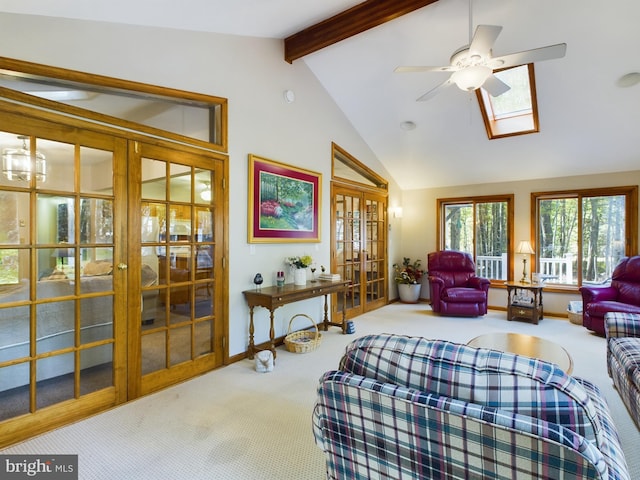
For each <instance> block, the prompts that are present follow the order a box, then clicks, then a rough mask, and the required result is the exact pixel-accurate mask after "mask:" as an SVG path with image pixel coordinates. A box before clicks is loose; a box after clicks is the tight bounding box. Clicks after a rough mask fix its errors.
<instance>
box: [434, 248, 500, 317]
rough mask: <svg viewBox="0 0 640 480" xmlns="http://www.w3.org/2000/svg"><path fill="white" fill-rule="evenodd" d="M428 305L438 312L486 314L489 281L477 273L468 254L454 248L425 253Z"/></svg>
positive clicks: (446, 313) (448, 313)
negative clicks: (426, 259)
mask: <svg viewBox="0 0 640 480" xmlns="http://www.w3.org/2000/svg"><path fill="white" fill-rule="evenodd" d="M428 263H429V266H428V270H429V288H430V290H431V308H432V309H433V311H434V312H436V313H439V314H441V315H459V316H468V317H477V316H480V315H485V314H486V313H487V295H488V291H489V285H490V282H489V280H488V279H486V278H482V277H477V276H476V266H475V263H473V259H472V258H471V255H469V254H468V253H464V252H456V251H453V250H442V251H440V252H432V253H430V254H429V255H428Z"/></svg>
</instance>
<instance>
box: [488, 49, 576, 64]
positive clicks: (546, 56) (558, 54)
mask: <svg viewBox="0 0 640 480" xmlns="http://www.w3.org/2000/svg"><path fill="white" fill-rule="evenodd" d="M566 52H567V44H566V43H558V44H556V45H549V46H547V47H540V48H534V49H532V50H524V51H522V52H517V53H511V54H509V55H503V56H502V57H496V58H492V59H491V65H492V66H493V68H508V67H515V66H516V65H526V64H527V63H535V62H542V61H544V60H552V59H554V58H562V57H564V55H565V53H566Z"/></svg>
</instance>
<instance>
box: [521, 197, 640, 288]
mask: <svg viewBox="0 0 640 480" xmlns="http://www.w3.org/2000/svg"><path fill="white" fill-rule="evenodd" d="M613 196H625V236H626V241H625V250H624V251H625V255H626V256H630V255H633V254H634V252H637V250H638V186H637V185H629V186H619V187H602V188H589V189H577V190H557V191H551V192H531V233H532V238H531V245H532V246H533V249H534V251H535V254H534V255H533V261H532V262H531V268H532V271H536V272H537V271H539V269H540V266H539V265H538V259H539V258H540V251H539V248H540V245H539V242H538V241H537V240H538V238H540V221H539V220H540V201H541V200H562V199H577V200H578V231H577V234H576V236H577V239H578V253H577V257H578V271H577V272H576V277H577V281H576V284H575V285H574V284H566V283H565V284H563V283H553V284H547V285H545V289H546V288H550V289H556V290H564V291H566V290H571V291H577V290H578V289H579V288H580V287H581V286H582V277H583V273H582V262H581V260H580V259H582V248H583V247H582V238H583V226H582V201H583V199H585V198H589V197H613Z"/></svg>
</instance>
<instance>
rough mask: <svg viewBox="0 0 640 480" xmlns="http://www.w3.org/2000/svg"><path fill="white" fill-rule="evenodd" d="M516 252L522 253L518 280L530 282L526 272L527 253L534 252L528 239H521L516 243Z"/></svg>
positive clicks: (531, 253)
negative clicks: (520, 275) (520, 274)
mask: <svg viewBox="0 0 640 480" xmlns="http://www.w3.org/2000/svg"><path fill="white" fill-rule="evenodd" d="M516 253H520V254H522V278H521V279H520V282H521V283H531V282H530V281H529V275H528V274H527V255H533V254H534V253H536V252H534V250H533V248H532V247H531V243H529V241H527V240H522V241H521V242H520V243H519V244H518V248H516Z"/></svg>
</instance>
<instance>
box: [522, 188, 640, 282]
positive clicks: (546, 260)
mask: <svg viewBox="0 0 640 480" xmlns="http://www.w3.org/2000/svg"><path fill="white" fill-rule="evenodd" d="M532 197H533V200H534V201H535V204H536V209H537V219H536V221H537V229H536V230H537V231H536V239H537V241H536V256H537V269H536V271H538V272H539V273H540V274H541V275H542V278H544V280H545V281H546V283H548V284H549V283H555V284H564V285H576V286H580V285H583V284H606V283H608V282H609V280H610V279H611V273H612V272H613V269H614V268H615V267H616V265H617V264H618V263H619V261H620V259H621V258H622V257H624V256H625V255H627V254H630V252H632V251H635V245H636V244H637V238H636V237H637V233H636V232H637V223H636V220H635V218H636V217H637V187H628V188H627V187H621V188H612V189H606V190H604V189H599V190H590V191H573V192H557V193H547V194H536V193H534V194H532Z"/></svg>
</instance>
